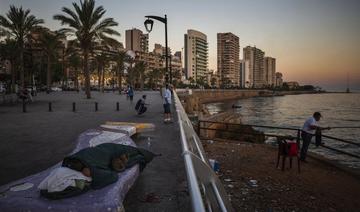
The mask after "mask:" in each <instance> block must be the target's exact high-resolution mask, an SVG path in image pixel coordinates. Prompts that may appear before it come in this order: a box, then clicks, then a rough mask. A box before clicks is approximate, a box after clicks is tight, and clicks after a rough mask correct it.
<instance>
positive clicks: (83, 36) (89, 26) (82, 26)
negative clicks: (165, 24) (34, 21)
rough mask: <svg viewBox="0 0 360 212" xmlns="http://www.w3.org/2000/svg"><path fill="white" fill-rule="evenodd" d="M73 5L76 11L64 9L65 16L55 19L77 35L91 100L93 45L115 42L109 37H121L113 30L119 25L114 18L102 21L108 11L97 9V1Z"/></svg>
mask: <svg viewBox="0 0 360 212" xmlns="http://www.w3.org/2000/svg"><path fill="white" fill-rule="evenodd" d="M72 5H73V7H74V9H75V11H73V10H71V9H69V8H67V7H63V8H62V11H63V12H64V13H65V15H55V16H54V19H55V20H59V21H60V22H61V24H62V25H69V27H70V28H65V29H64V30H66V31H68V32H69V33H71V34H72V35H75V36H76V38H77V40H78V41H79V42H80V47H81V49H82V52H83V57H84V74H85V91H86V96H87V98H91V94H90V72H89V66H88V60H89V53H90V51H91V46H92V43H93V42H94V41H95V40H113V39H112V38H110V37H108V36H109V35H120V34H119V33H118V32H117V31H115V30H113V29H111V27H114V26H117V25H118V23H117V22H115V21H114V19H113V18H105V19H102V18H103V16H104V14H105V12H106V10H105V9H104V8H103V7H102V6H99V7H96V8H95V0H84V1H80V5H78V4H77V3H75V2H74V3H73V4H72Z"/></svg>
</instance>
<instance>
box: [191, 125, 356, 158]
mask: <svg viewBox="0 0 360 212" xmlns="http://www.w3.org/2000/svg"><path fill="white" fill-rule="evenodd" d="M201 122H204V123H214V124H224V125H226V127H227V126H228V125H233V126H247V127H257V128H270V129H285V130H296V131H298V132H304V131H303V130H301V129H296V128H290V127H276V126H266V125H251V124H238V123H228V122H217V121H208V120H199V121H198V127H199V129H198V130H201V129H203V130H215V131H225V132H230V133H240V132H238V131H234V130H228V129H218V128H209V127H201V124H200V123H201ZM199 132H200V131H199ZM241 133H242V134H246V135H265V136H269V137H277V138H279V137H280V138H281V137H284V136H283V135H274V134H267V133H248V132H241ZM199 135H200V134H199ZM312 135H313V136H314V134H312ZM298 136H299V133H298ZM285 137H288V138H290V139H294V137H292V136H285ZM322 137H324V138H329V139H333V140H336V141H340V142H344V143H347V144H352V145H355V146H360V144H358V143H355V142H352V141H347V140H344V139H341V138H336V137H332V136H328V135H322ZM299 139H300V138H298V140H299ZM320 146H321V147H324V148H326V149H330V150H332V151H335V152H338V153H341V154H345V155H348V156H351V157H354V158H359V159H360V156H358V155H355V154H352V153H349V152H345V151H342V150H339V149H336V148H333V147H330V146H326V145H323V144H320Z"/></svg>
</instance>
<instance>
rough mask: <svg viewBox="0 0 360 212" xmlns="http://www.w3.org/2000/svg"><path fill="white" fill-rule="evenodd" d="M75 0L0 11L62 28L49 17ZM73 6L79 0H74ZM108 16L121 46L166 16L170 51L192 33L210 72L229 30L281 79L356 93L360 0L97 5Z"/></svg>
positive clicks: (154, 36)
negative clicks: (129, 34) (24, 12)
mask: <svg viewBox="0 0 360 212" xmlns="http://www.w3.org/2000/svg"><path fill="white" fill-rule="evenodd" d="M73 1H74V0H61V1H60V0H56V1H55V0H0V13H1V14H2V15H4V14H5V13H6V12H7V11H8V10H9V5H10V4H14V5H15V6H20V5H22V6H23V7H24V8H29V9H31V12H32V13H33V14H34V15H35V16H37V17H38V18H42V19H44V20H45V25H46V26H47V27H49V28H51V29H59V28H60V27H61V26H60V23H59V22H58V21H54V20H53V19H52V17H53V15H54V14H56V13H60V10H61V7H63V6H67V7H70V8H72V5H71V2H73ZM76 2H78V1H76ZM97 5H103V6H104V7H105V9H106V10H107V13H106V15H105V16H106V17H113V18H114V19H115V20H116V21H117V22H118V23H119V26H118V27H117V30H118V31H119V32H120V33H121V36H120V37H118V40H119V41H121V42H124V41H125V30H126V29H130V28H133V27H135V28H138V29H141V30H143V31H144V32H145V28H144V25H143V22H144V20H145V19H144V16H145V15H158V16H163V15H164V14H167V15H168V19H169V20H168V30H169V46H170V47H171V49H172V51H173V52H175V51H181V49H182V48H183V46H184V33H186V31H187V29H195V30H198V31H201V32H203V33H205V34H206V35H207V36H208V42H209V68H210V69H213V70H216V49H217V43H216V34H217V33H218V32H232V33H234V34H235V35H237V36H239V38H240V48H241V54H240V58H242V48H243V47H245V46H247V45H252V46H254V45H255V46H256V47H258V48H260V49H262V50H263V51H265V55H267V56H271V57H275V58H276V62H277V64H276V65H277V71H279V72H282V73H283V75H284V80H285V81H298V82H300V83H301V84H314V85H318V86H321V87H323V88H325V89H327V90H345V88H346V77H347V74H348V75H349V79H350V88H351V89H352V90H359V91H360V54H359V51H360V1H359V0H251V1H250V0H248V1H240V0H224V1H220V0H181V1H180V0H167V1H165V0H136V1H135V0H121V1H120V0H102V1H99V0H98V1H97ZM154 43H160V44H164V26H163V24H162V23H159V22H155V24H154V29H153V32H151V33H150V46H149V47H150V48H149V49H150V50H152V49H153V45H154Z"/></svg>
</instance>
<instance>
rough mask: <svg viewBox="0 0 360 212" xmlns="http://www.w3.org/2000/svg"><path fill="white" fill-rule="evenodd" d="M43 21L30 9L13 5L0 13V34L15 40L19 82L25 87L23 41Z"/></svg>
mask: <svg viewBox="0 0 360 212" xmlns="http://www.w3.org/2000/svg"><path fill="white" fill-rule="evenodd" d="M42 23H44V21H43V20H42V19H37V18H36V17H35V16H34V15H30V10H29V9H26V10H23V8H22V7H20V8H17V7H15V6H14V5H11V6H10V10H9V11H8V13H7V14H6V17H5V16H2V15H0V26H2V27H3V29H2V30H1V31H2V34H7V35H8V36H9V37H11V38H14V39H15V40H16V43H17V46H18V48H19V63H20V84H21V87H22V88H24V87H25V80H24V43H25V42H26V39H27V38H28V37H29V35H30V34H31V32H32V31H33V30H34V29H36V28H37V27H39V25H40V24H42Z"/></svg>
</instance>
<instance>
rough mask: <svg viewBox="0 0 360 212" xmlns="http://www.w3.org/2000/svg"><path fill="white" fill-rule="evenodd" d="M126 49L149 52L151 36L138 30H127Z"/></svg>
mask: <svg viewBox="0 0 360 212" xmlns="http://www.w3.org/2000/svg"><path fill="white" fill-rule="evenodd" d="M125 47H126V50H132V51H134V52H149V36H148V35H147V34H143V32H142V31H141V30H139V29H136V28H134V29H129V30H126V31H125Z"/></svg>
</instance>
